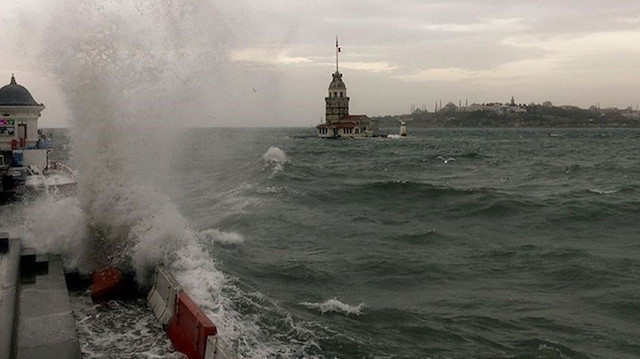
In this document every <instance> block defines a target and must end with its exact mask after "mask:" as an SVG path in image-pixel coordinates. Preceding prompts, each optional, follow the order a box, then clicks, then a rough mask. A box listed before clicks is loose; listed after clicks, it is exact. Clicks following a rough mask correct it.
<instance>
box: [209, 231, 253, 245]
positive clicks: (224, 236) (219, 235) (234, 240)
mask: <svg viewBox="0 0 640 359" xmlns="http://www.w3.org/2000/svg"><path fill="white" fill-rule="evenodd" d="M200 234H201V235H202V236H203V237H204V238H206V239H210V240H212V241H213V242H216V243H221V244H240V243H243V242H244V237H243V236H242V235H241V234H240V233H236V232H222V231H220V230H217V229H208V230H206V231H203V232H201V233H200Z"/></svg>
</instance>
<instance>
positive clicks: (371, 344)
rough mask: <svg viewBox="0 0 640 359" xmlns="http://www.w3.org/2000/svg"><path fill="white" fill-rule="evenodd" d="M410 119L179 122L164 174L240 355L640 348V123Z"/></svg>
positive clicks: (612, 354) (630, 351)
mask: <svg viewBox="0 0 640 359" xmlns="http://www.w3.org/2000/svg"><path fill="white" fill-rule="evenodd" d="M394 130H395V129H394ZM409 131H410V133H409V136H408V137H407V138H392V139H366V140H336V141H334V140H321V139H317V138H314V137H313V130H312V129H199V130H186V131H184V132H181V133H180V134H179V135H178V136H177V138H176V140H175V143H178V144H180V145H179V146H178V148H177V149H175V150H174V153H173V156H171V157H169V158H167V159H166V161H167V162H168V171H167V174H166V176H164V177H162V178H161V179H160V180H159V182H161V183H162V184H161V187H162V189H163V193H164V195H166V196H168V198H169V199H170V201H171V202H172V203H173V204H174V205H175V206H176V207H177V211H178V212H179V213H180V215H181V216H184V218H185V219H186V220H187V221H188V223H189V226H190V227H191V228H192V229H193V231H194V232H195V233H196V234H197V238H198V243H199V245H200V246H201V247H202V248H204V250H205V252H207V253H208V254H209V255H210V258H211V260H212V261H213V262H214V264H215V268H216V270H219V271H220V272H221V273H223V274H224V277H225V280H224V285H223V287H222V288H217V289H216V290H213V288H211V289H210V290H211V291H212V293H214V292H215V294H212V295H211V297H212V299H211V300H212V301H213V300H214V299H215V298H218V299H217V300H218V301H219V297H222V298H223V299H224V301H223V302H224V303H225V304H224V306H221V307H219V308H213V310H214V312H215V313H214V314H215V316H216V317H217V318H224V319H225V325H224V326H225V327H226V328H232V329H233V330H234V333H233V335H228V336H227V339H228V340H229V341H230V342H231V343H232V345H233V346H234V348H235V349H236V350H237V351H238V352H239V353H240V354H241V355H243V356H247V357H253V358H260V357H263V358H308V357H317V358H637V357H639V356H640V234H639V233H640V132H638V131H637V130H631V129H629V130H624V129H588V130H583V129H562V130H559V129H552V130H550V129H533V130H532V129H490V130H486V129H466V130H465V129H455V130H454V129H433V130H429V129H421V130H417V129H411V128H410V127H409ZM58 153H59V154H60V155H62V154H64V151H60V152H58ZM438 157H442V158H443V159H445V160H446V159H449V158H453V159H454V160H449V161H448V162H447V163H445V162H444V161H443V159H440V158H438ZM184 279H186V280H189V278H188V277H184ZM199 279H200V277H198V278H194V280H193V282H194V283H195V284H193V283H192V285H197V283H196V282H197V280H199ZM203 298H204V299H203ZM199 299H200V301H203V300H204V301H205V302H206V301H207V299H206V296H199ZM74 306H75V307H76V308H77V307H79V308H84V310H79V312H81V313H88V314H87V317H90V316H91V313H92V312H93V311H95V310H97V309H95V308H94V307H92V306H91V305H90V304H88V302H87V303H85V304H83V302H82V300H79V299H76V303H75V304H74ZM123 308H124V309H127V308H128V307H126V306H125V307H123ZM220 308H223V310H222V309H220ZM120 312H121V313H123V314H118V315H122V317H123V318H129V317H134V316H136V315H142V314H140V313H138V314H135V313H134V314H132V315H129V314H127V313H128V312H135V310H121V311H120ZM145 315H147V316H148V313H147V314H145ZM228 318H230V319H228ZM80 320H82V318H80ZM88 321H89V319H87V320H85V321H82V323H83V324H82V325H81V326H80V328H88V330H89V332H88V334H87V335H85V337H89V338H91V330H93V329H91V328H95V327H94V326H93V324H89V322H88ZM229 323H232V324H229ZM239 328H240V329H239ZM242 328H245V329H242ZM246 328H249V329H246ZM80 330H83V329H80ZM134 330H140V328H138V329H134ZM142 333H143V334H144V335H141V337H143V338H145V340H148V339H147V338H148V334H149V333H154V330H153V329H146V330H142ZM85 334H86V333H85ZM223 335H224V334H223ZM123 338H124V339H122V340H127V339H126V338H129V339H130V340H135V338H136V336H135V335H129V336H128V337H127V336H125V337H123ZM131 338H134V339H131ZM157 340H158V342H161V343H164V342H162V340H161V339H157ZM89 341H91V340H89ZM162 345H164V344H162ZM99 347H100V343H97V344H95V343H94V345H86V346H85V348H89V349H91V348H99ZM91 350H93V349H91ZM143 351H144V352H145V353H147V354H148V355H147V354H146V356H149V357H153V356H154V355H158V352H157V350H150V349H144V350H143ZM98 356H99V355H98Z"/></svg>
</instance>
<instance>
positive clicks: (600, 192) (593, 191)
mask: <svg viewBox="0 0 640 359" xmlns="http://www.w3.org/2000/svg"><path fill="white" fill-rule="evenodd" d="M618 191H620V190H617V189H609V190H606V189H597V188H594V189H589V192H591V193H597V194H612V193H616V192H618Z"/></svg>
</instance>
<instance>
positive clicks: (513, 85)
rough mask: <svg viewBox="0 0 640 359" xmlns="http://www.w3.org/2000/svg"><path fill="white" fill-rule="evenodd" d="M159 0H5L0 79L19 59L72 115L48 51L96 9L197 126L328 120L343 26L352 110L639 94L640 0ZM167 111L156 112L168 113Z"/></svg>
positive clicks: (37, 89) (76, 33) (623, 100)
mask: <svg viewBox="0 0 640 359" xmlns="http://www.w3.org/2000/svg"><path fill="white" fill-rule="evenodd" d="M74 6H75V7H74ZM159 6H161V5H157V4H149V3H148V2H145V1H131V2H130V3H129V2H127V3H123V2H121V1H98V0H93V1H91V0H90V1H85V2H80V1H78V0H72V1H71V3H70V4H65V6H60V4H53V3H52V2H47V1H39V0H25V1H22V2H5V3H4V4H3V5H1V6H0V21H2V23H3V27H2V28H0V46H2V47H3V49H5V52H4V53H5V55H4V56H2V57H1V58H0V85H4V84H6V83H8V82H9V79H10V76H11V73H15V74H16V79H17V81H18V82H19V83H21V84H22V85H24V86H26V87H27V88H29V90H30V91H31V92H32V94H33V95H34V97H35V98H36V100H37V101H39V102H43V103H44V104H45V105H47V109H46V110H45V111H44V112H43V121H42V126H44V127H47V126H52V127H60V126H66V125H68V124H69V122H68V121H67V120H66V118H67V117H68V116H70V111H69V107H68V103H67V99H66V98H67V93H66V92H65V91H68V90H67V89H65V88H61V86H60V85H59V82H58V81H59V80H61V79H60V78H61V77H64V76H66V74H67V73H71V72H72V71H69V70H68V69H64V68H62V67H61V66H59V65H60V63H61V62H60V60H52V59H50V58H48V57H47V56H46V54H47V51H51V47H52V43H55V41H60V43H58V44H56V49H57V50H56V51H65V48H66V47H67V46H68V44H67V42H73V41H78V42H80V40H86V39H87V38H88V37H89V36H93V35H95V34H93V35H92V32H91V31H89V30H93V27H92V26H91V22H90V21H95V22H96V26H95V28H96V29H103V28H104V29H107V30H105V31H106V33H107V34H108V35H107V37H109V36H113V37H114V39H116V40H120V39H123V38H125V39H128V40H129V39H130V40H131V43H135V41H140V43H139V44H141V45H140V46H141V48H142V51H140V52H141V53H143V54H144V53H145V51H147V53H149V54H153V55H152V57H144V58H142V57H141V58H136V61H126V58H125V60H124V61H123V60H122V56H120V57H117V58H114V59H112V61H116V62H117V61H123V64H122V67H123V68H125V67H127V66H128V67H130V68H129V71H134V70H135V63H142V64H149V66H157V67H158V68H160V69H164V68H166V69H167V72H169V73H172V72H173V73H175V75H171V74H163V76H164V82H162V86H168V85H166V84H165V82H169V81H172V79H175V83H176V86H182V87H184V89H185V90H184V91H183V93H184V97H185V98H184V101H185V105H184V106H185V109H184V111H181V112H182V113H184V114H185V115H184V116H183V117H184V118H183V119H181V122H180V123H181V124H184V125H186V126H235V125H237V126H254V125H255V126H312V125H314V124H317V123H318V121H319V120H320V119H321V118H323V116H324V96H325V92H326V88H327V85H328V84H329V82H330V81H331V73H332V72H333V71H335V60H334V50H335V36H336V35H338V36H339V37H340V45H341V48H342V52H341V55H340V56H341V57H340V63H341V65H340V68H341V72H342V73H343V74H344V77H343V79H344V82H345V83H346V85H347V86H348V88H349V92H350V97H351V111H352V112H353V113H367V114H369V115H370V116H376V115H386V114H399V113H406V111H407V110H408V108H409V107H410V106H411V104H413V103H415V104H419V105H423V104H426V105H427V106H428V108H430V110H433V105H434V103H435V101H439V100H440V99H442V100H443V101H444V102H445V103H447V102H449V101H451V102H454V103H455V104H456V105H457V104H458V101H459V100H462V101H463V102H464V100H465V99H469V103H472V102H478V101H480V102H489V101H501V102H505V101H506V100H508V99H510V97H511V96H514V97H515V98H516V99H521V100H519V101H518V102H520V103H530V102H536V103H542V102H544V101H552V102H553V103H554V104H558V105H576V106H580V107H583V108H588V107H589V106H591V105H593V104H595V103H600V104H601V106H602V107H618V108H626V107H628V106H634V107H635V106H637V104H638V103H640V71H638V67H639V64H640V3H637V2H629V1H622V0H615V1H609V2H606V3H605V2H601V1H595V0H586V1H579V2H578V1H561V2H551V1H541V2H535V3H532V2H529V1H524V0H515V1H508V2H507V1H486V2H482V3H480V2H475V1H454V2H451V1H419V0H397V1H394V2H388V1H382V0H374V1H371V0H353V1H337V0H330V1H322V2H314V1H307V0H302V1H293V0H280V1H262V2H257V3H255V2H249V1H246V0H244V1H238V2H233V3H226V2H211V1H205V0H194V1H192V2H189V4H188V5H184V6H185V8H184V9H176V7H177V6H178V5H173V6H169V7H168V9H161V8H158V7H159ZM76 8H77V10H76ZM74 19H75V20H74ZM92 19H95V20H92ZM83 21H84V22H85V25H81V24H82V23H83ZM87 24H88V25H87ZM109 26H112V27H113V28H110V27H109ZM154 36H157V39H155V40H156V42H153V40H154V39H153V37H154ZM163 36H164V37H165V38H166V37H171V38H173V39H174V40H175V41H176V43H178V44H183V46H180V45H178V46H173V47H171V48H169V49H167V48H164V47H162V46H156V45H147V44H163V42H162V41H163ZM147 38H152V39H151V40H150V41H149V42H146V41H145V40H143V39H147ZM128 45H130V46H131V44H128ZM114 46H115V47H118V42H117V41H116V42H115V45H114ZM133 47H135V46H132V48H133ZM74 49H76V50H74V51H78V50H77V49H81V50H82V47H78V48H74ZM81 50H80V51H81ZM176 51H177V52H179V54H178V55H179V56H178V55H176ZM127 55H130V54H127ZM65 56H67V55H65ZM135 56H143V55H140V54H136V55H135ZM181 56H182V57H181ZM185 56H186V60H185ZM137 60H139V61H137ZM56 61H57V62H56ZM189 61H191V62H189ZM182 62H184V63H182ZM52 69H56V70H55V71H52ZM188 71H193V72H194V73H192V74H189V73H188ZM156 72H161V71H156ZM63 80H64V79H63ZM149 81H152V80H149ZM126 86H127V88H126V89H124V90H123V91H124V92H125V93H134V94H144V91H145V90H146V89H147V88H148V85H145V86H135V85H132V84H126ZM186 91H193V92H194V93H195V94H197V96H199V97H201V98H199V99H198V100H197V101H195V100H194V103H193V104H191V106H189V109H188V111H187V107H188V106H187V104H186V103H187V102H189V101H191V100H192V99H193V98H194V96H190V95H187V92H186ZM176 92H178V91H176ZM173 97H174V98H175V97H176V96H173ZM472 99H473V100H472ZM147 100H148V99H146V100H145V101H140V103H137V104H136V103H135V99H132V100H131V101H134V103H133V106H134V107H135V106H142V105H143V103H144V105H145V106H148V101H147ZM525 100H526V101H525ZM196 108H197V109H198V111H193V112H191V111H192V110H193V109H196ZM160 112H161V111H160ZM187 113H188V114H189V115H186V114H187ZM156 117H161V116H156ZM158 121H159V122H158V123H154V124H165V123H167V121H170V120H169V119H159V120H158Z"/></svg>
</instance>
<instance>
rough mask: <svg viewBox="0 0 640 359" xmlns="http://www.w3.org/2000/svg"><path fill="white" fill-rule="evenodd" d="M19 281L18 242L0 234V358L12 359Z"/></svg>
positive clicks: (6, 234)
mask: <svg viewBox="0 0 640 359" xmlns="http://www.w3.org/2000/svg"><path fill="white" fill-rule="evenodd" d="M19 280H20V240H19V239H10V238H9V234H8V233H5V232H2V233H0V358H13V355H14V354H15V347H14V345H13V343H14V339H15V336H16V335H15V334H16V333H15V327H16V317H15V312H16V301H17V297H18V285H19V283H20V282H19Z"/></svg>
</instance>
